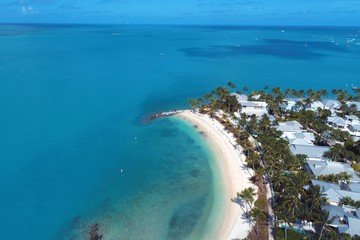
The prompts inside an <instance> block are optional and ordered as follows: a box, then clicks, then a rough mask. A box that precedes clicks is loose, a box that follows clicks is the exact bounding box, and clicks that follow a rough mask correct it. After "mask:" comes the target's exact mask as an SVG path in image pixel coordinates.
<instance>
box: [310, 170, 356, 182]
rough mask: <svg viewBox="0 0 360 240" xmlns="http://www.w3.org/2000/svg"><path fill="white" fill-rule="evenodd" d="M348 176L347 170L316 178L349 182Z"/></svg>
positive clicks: (349, 176)
mask: <svg viewBox="0 0 360 240" xmlns="http://www.w3.org/2000/svg"><path fill="white" fill-rule="evenodd" d="M350 178H351V175H350V174H348V173H347V172H341V173H339V174H328V175H320V176H318V177H317V178H316V179H317V180H320V181H325V182H329V183H336V184H338V183H339V181H344V182H349V180H350Z"/></svg>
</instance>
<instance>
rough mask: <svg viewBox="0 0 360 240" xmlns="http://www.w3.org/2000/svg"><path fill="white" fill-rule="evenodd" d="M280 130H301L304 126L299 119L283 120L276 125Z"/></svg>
mask: <svg viewBox="0 0 360 240" xmlns="http://www.w3.org/2000/svg"><path fill="white" fill-rule="evenodd" d="M274 128H275V129H276V130H278V131H282V132H300V131H302V129H303V126H302V125H301V124H300V123H299V122H298V121H288V122H281V123H279V125H276V126H274Z"/></svg>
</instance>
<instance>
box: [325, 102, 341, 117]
mask: <svg viewBox="0 0 360 240" xmlns="http://www.w3.org/2000/svg"><path fill="white" fill-rule="evenodd" d="M322 103H323V104H324V109H328V110H330V111H331V113H333V114H334V113H335V112H337V111H338V110H339V109H340V107H341V103H340V102H339V101H337V100H331V99H328V100H323V101H322Z"/></svg>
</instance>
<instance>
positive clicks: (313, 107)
mask: <svg viewBox="0 0 360 240" xmlns="http://www.w3.org/2000/svg"><path fill="white" fill-rule="evenodd" d="M319 108H320V109H324V108H325V105H324V104H323V103H322V102H321V101H314V102H312V103H311V104H310V106H309V107H307V108H306V110H311V111H314V112H316V111H317V110H318V109H319Z"/></svg>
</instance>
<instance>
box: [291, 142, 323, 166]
mask: <svg viewBox="0 0 360 240" xmlns="http://www.w3.org/2000/svg"><path fill="white" fill-rule="evenodd" d="M289 149H290V151H291V153H292V154H293V155H297V154H303V155H306V156H307V159H308V161H309V160H314V161H321V162H325V159H324V158H323V156H324V154H325V152H327V151H329V150H330V147H325V146H315V145H297V144H289Z"/></svg>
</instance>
